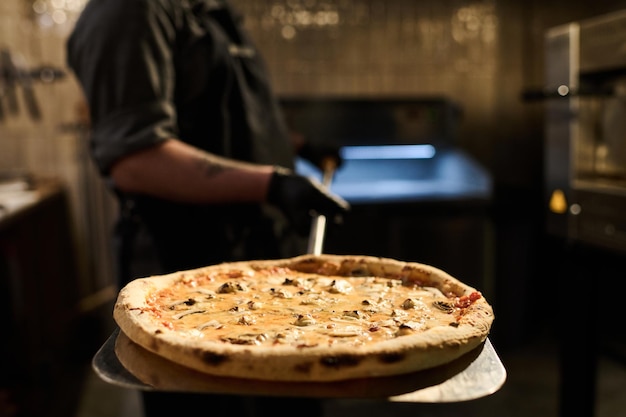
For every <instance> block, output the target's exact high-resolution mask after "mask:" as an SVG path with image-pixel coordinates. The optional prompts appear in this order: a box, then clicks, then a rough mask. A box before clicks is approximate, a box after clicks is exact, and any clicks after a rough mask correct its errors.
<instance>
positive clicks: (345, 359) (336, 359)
mask: <svg viewBox="0 0 626 417" xmlns="http://www.w3.org/2000/svg"><path fill="white" fill-rule="evenodd" d="M360 362H361V359H359V358H358V357H357V356H356V355H335V356H324V357H322V358H321V359H320V363H321V364H322V366H325V367H327V368H348V367H353V366H357V365H358V364H359V363H360Z"/></svg>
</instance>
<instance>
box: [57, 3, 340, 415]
mask: <svg viewBox="0 0 626 417" xmlns="http://www.w3.org/2000/svg"><path fill="white" fill-rule="evenodd" d="M241 23H242V22H241V18H240V17H239V16H238V15H237V14H236V13H235V12H234V11H233V9H232V7H231V5H229V3H228V2H227V1H226V0H91V1H90V2H89V3H88V4H87V5H86V7H85V9H84V11H83V13H82V15H81V17H80V19H79V20H78V22H77V24H76V27H75V29H74V31H73V33H72V35H71V37H70V38H69V40H68V44H67V57H68V64H69V66H70V67H71V68H72V70H73V71H74V73H75V75H76V77H77V79H78V81H79V83H80V85H81V86H82V89H83V91H84V94H85V98H86V100H87V104H88V106H89V111H90V117H91V126H92V131H91V136H90V150H91V155H92V157H93V160H94V162H95V164H96V166H97V167H98V169H99V171H100V173H101V174H102V177H103V179H104V180H105V181H107V183H109V184H110V186H111V189H112V190H113V192H114V193H115V194H116V196H117V197H118V199H119V202H120V220H119V222H118V225H117V227H116V233H115V242H116V245H117V253H118V260H119V265H118V266H119V268H118V279H119V284H120V286H121V285H124V284H125V283H126V282H128V281H129V280H130V279H133V278H135V277H137V276H138V275H147V274H162V273H168V272H173V271H178V270H186V269H191V268H195V267H200V266H205V265H210V264H215V263H219V262H225V261H236V260H246V259H269V258H284V257H290V256H295V255H299V254H302V253H303V252H305V250H306V236H305V235H306V233H307V232H308V230H309V229H308V228H309V226H310V224H311V213H316V214H322V215H325V216H326V217H327V218H329V219H339V218H340V217H341V215H342V214H344V213H345V212H346V211H347V210H348V209H349V207H348V204H347V203H346V202H345V201H344V200H343V199H341V198H340V197H338V196H336V195H333V194H331V193H329V191H328V190H327V189H326V188H324V187H323V186H321V185H320V184H318V183H317V182H315V181H313V180H310V179H308V178H305V177H303V176H300V175H298V174H296V173H295V172H294V157H295V155H296V152H301V155H302V156H305V157H306V156H309V157H310V159H311V160H312V162H314V163H316V164H319V163H320V161H321V159H322V157H325V156H328V155H326V154H325V153H324V152H318V151H316V149H315V147H314V146H312V145H311V144H310V143H308V144H307V143H305V144H304V146H303V145H302V143H300V144H299V146H295V145H294V143H295V141H293V140H292V135H290V134H289V132H288V129H287V127H286V125H285V123H284V120H283V117H282V115H281V113H280V109H279V105H278V103H277V100H276V97H275V96H274V94H273V92H272V89H271V86H270V83H269V79H268V75H267V72H266V69H265V67H264V63H263V61H262V58H261V57H260V55H259V52H258V50H257V49H256V48H255V47H254V45H253V44H252V42H251V41H250V39H249V38H248V36H247V34H246V33H245V32H244V31H243V30H242V24H241ZM330 156H332V157H334V158H335V160H336V162H339V163H340V162H341V161H340V159H338V158H339V156H338V153H337V152H336V149H333V151H332V152H331V155H330ZM139 237H141V238H139ZM146 259H152V260H155V262H152V263H147V262H145V260H146ZM146 264H149V265H150V269H149V270H145V269H142V270H140V269H139V266H140V265H142V266H143V267H144V268H145V265H146ZM138 271H141V272H138ZM173 396H174V394H168V395H164V394H162V393H157V394H156V395H155V394H149V393H146V394H145V398H146V401H144V408H145V412H146V415H147V416H152V415H161V414H163V415H165V414H168V415H169V416H171V415H174V414H173V413H181V412H185V410H195V411H196V412H197V410H198V408H197V407H198V406H199V405H198V403H192V402H191V397H192V396H185V399H184V400H182V399H177V401H175V402H172V401H170V400H171V397H173ZM154 397H158V398H154ZM197 400H199V404H200V406H201V407H203V411H205V412H204V413H202V414H203V415H220V414H225V413H228V414H229V415H246V414H245V410H242V407H243V408H246V407H247V406H246V404H248V403H250V401H251V400H250V399H246V401H242V400H241V399H238V398H226V397H213V396H212V397H211V400H207V396H199V397H198V398H197ZM260 402H261V401H260V400H259V401H253V403H254V405H253V407H252V408H253V410H252V412H253V415H257V416H258V415H264V413H265V412H267V413H268V415H269V413H271V415H272V416H277V415H281V414H280V413H281V412H283V413H284V414H285V415H286V414H293V412H294V410H293V409H292V410H289V409H288V408H290V407H288V406H286V407H282V406H281V407H276V403H275V402H272V401H270V403H271V404H270V406H269V407H266V408H264V407H262V406H260V405H259V403H260ZM298 404H299V405H300V403H298ZM307 404H308V403H307ZM311 404H313V405H312V406H309V405H307V406H304V407H302V408H301V409H300V410H298V414H299V415H302V416H306V415H307V414H306V413H307V412H310V413H311V414H312V415H315V414H317V413H318V412H319V409H318V407H317V406H318V404H317V403H311ZM285 405H286V404H285ZM181 407H184V408H181ZM269 408H272V410H270V409H269Z"/></svg>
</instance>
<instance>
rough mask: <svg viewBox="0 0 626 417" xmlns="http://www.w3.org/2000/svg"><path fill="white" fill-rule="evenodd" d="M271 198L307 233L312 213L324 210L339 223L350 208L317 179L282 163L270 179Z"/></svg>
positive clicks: (269, 200) (269, 198) (268, 197)
mask: <svg viewBox="0 0 626 417" xmlns="http://www.w3.org/2000/svg"><path fill="white" fill-rule="evenodd" d="M267 201H268V202H269V203H270V204H273V205H275V206H276V207H278V208H279V209H280V210H281V211H282V212H283V214H285V216H286V217H287V219H288V220H289V221H290V222H291V224H292V226H293V227H294V228H295V230H296V231H297V232H298V233H300V234H301V235H303V236H304V235H306V234H308V233H309V232H310V226H311V216H312V215H315V214H318V215H319V214H321V215H324V216H326V218H327V219H329V221H334V222H336V223H338V222H341V219H342V214H344V213H346V212H347V211H348V210H349V209H350V205H349V204H348V203H347V202H346V201H345V200H343V199H342V198H341V197H338V196H336V195H333V194H331V193H330V192H329V191H328V190H327V189H326V188H325V187H324V186H323V185H321V184H320V183H318V182H317V181H315V180H312V179H310V178H308V177H305V176H302V175H298V174H295V173H294V172H293V171H291V170H288V169H285V168H280V167H277V168H276V170H275V171H274V174H273V175H272V179H271V180H270V185H269V190H268V192H267Z"/></svg>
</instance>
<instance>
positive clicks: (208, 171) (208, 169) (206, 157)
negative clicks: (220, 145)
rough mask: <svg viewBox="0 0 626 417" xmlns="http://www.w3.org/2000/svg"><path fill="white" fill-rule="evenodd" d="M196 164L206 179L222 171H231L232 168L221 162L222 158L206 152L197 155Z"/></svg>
mask: <svg viewBox="0 0 626 417" xmlns="http://www.w3.org/2000/svg"><path fill="white" fill-rule="evenodd" d="M196 164H197V166H198V168H199V169H200V170H201V171H202V173H203V174H204V175H205V176H207V177H212V176H215V175H217V174H220V173H222V172H224V171H228V170H230V169H233V167H231V166H229V165H228V164H226V163H225V161H223V160H222V158H219V157H217V156H215V155H211V154H208V153H206V152H199V153H198V157H197V158H196Z"/></svg>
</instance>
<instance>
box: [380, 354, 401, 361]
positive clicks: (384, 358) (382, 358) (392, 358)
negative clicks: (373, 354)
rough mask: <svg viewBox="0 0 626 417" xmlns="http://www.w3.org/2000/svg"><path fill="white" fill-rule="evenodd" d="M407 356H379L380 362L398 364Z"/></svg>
mask: <svg viewBox="0 0 626 417" xmlns="http://www.w3.org/2000/svg"><path fill="white" fill-rule="evenodd" d="M404 358H405V355H404V354H403V353H383V354H381V355H378V360H379V361H380V362H382V363H396V362H401V361H402V360H404Z"/></svg>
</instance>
